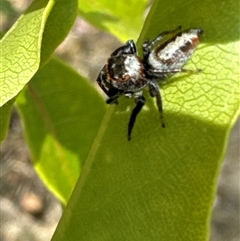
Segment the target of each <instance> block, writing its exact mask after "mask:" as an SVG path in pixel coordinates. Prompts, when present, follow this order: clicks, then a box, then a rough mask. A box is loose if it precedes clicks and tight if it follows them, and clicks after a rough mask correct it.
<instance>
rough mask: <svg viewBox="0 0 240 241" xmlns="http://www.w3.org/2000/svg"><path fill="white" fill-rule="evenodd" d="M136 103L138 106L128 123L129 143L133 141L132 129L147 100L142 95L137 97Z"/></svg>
mask: <svg viewBox="0 0 240 241" xmlns="http://www.w3.org/2000/svg"><path fill="white" fill-rule="evenodd" d="M135 103H136V106H135V107H134V109H133V111H132V114H131V116H130V120H129V122H128V141H130V140H131V133H132V129H133V126H134V123H135V121H136V118H137V115H138V113H139V112H140V111H141V109H142V107H143V106H144V104H145V98H144V97H143V96H142V93H140V94H138V95H136V97H135Z"/></svg>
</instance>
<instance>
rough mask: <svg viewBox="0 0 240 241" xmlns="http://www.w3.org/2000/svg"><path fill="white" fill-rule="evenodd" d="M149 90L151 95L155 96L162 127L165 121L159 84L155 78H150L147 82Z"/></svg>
mask: <svg viewBox="0 0 240 241" xmlns="http://www.w3.org/2000/svg"><path fill="white" fill-rule="evenodd" d="M149 92H150V95H151V96H152V97H156V101H157V107H158V111H159V116H160V121H161V125H162V127H163V128H164V127H165V122H164V116H163V108H162V106H163V105H162V97H161V93H160V90H159V86H158V84H157V82H156V81H155V80H152V81H150V82H149Z"/></svg>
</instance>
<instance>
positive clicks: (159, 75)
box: [147, 68, 202, 80]
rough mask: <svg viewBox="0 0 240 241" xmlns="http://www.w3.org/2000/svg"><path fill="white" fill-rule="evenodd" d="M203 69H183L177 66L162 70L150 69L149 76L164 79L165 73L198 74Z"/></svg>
mask: <svg viewBox="0 0 240 241" xmlns="http://www.w3.org/2000/svg"><path fill="white" fill-rule="evenodd" d="M201 71H202V70H201V69H193V70H192V69H182V68H175V69H171V68H169V69H162V70H158V69H149V70H148V71H147V72H148V74H149V76H151V77H153V78H158V79H160V80H164V79H165V78H166V77H165V76H164V75H165V74H175V73H180V72H182V73H189V74H197V73H199V72H201Z"/></svg>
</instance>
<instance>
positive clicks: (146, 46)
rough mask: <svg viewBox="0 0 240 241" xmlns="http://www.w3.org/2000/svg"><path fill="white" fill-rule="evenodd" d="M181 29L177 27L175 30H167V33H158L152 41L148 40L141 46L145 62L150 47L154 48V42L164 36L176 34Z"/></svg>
mask: <svg viewBox="0 0 240 241" xmlns="http://www.w3.org/2000/svg"><path fill="white" fill-rule="evenodd" d="M181 28H182V27H181V26H178V27H177V28H175V29H174V30H169V31H164V32H162V33H160V34H159V35H158V36H157V37H156V38H155V39H153V40H152V41H150V40H146V41H145V42H144V43H143V45H142V49H143V57H144V59H145V60H147V59H148V56H149V54H150V52H151V49H152V47H153V46H154V44H156V42H158V41H160V40H161V39H162V38H163V37H164V36H165V35H169V34H173V33H176V32H177V31H179V30H180V29H181Z"/></svg>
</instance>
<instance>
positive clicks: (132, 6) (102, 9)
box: [79, 0, 147, 41]
mask: <svg viewBox="0 0 240 241" xmlns="http://www.w3.org/2000/svg"><path fill="white" fill-rule="evenodd" d="M146 6H147V1H146V0H132V1H128V0H122V1H108V0H97V1H94V2H93V1H81V0H79V14H80V16H81V17H83V18H85V19H86V20H87V21H89V22H90V23H91V24H93V25H94V26H95V27H97V28H99V29H102V30H105V31H107V32H110V33H112V34H113V35H115V36H116V37H118V38H119V39H120V40H122V41H127V40H128V39H137V37H138V36H139V32H140V31H141V29H142V26H143V23H144V12H145V9H146Z"/></svg>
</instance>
